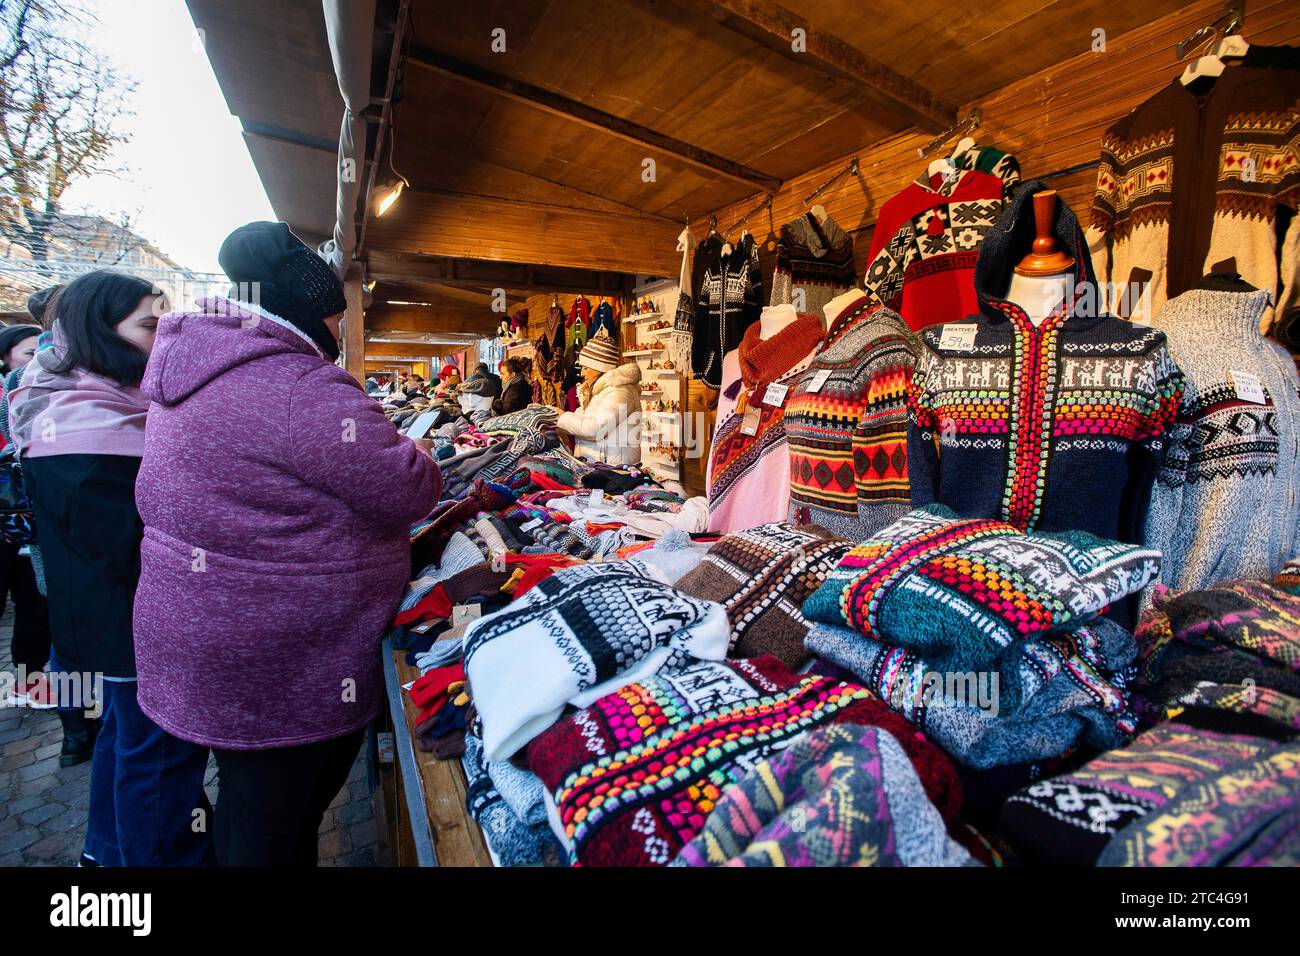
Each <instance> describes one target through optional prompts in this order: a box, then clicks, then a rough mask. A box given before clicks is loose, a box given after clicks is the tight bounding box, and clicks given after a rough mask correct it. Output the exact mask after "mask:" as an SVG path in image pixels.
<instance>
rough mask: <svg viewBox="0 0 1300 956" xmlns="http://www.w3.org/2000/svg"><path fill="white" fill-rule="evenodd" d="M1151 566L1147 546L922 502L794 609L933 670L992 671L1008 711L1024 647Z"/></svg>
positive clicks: (1149, 572)
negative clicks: (967, 514)
mask: <svg viewBox="0 0 1300 956" xmlns="http://www.w3.org/2000/svg"><path fill="white" fill-rule="evenodd" d="M1159 573H1160V553H1159V552H1158V551H1153V550H1150V549H1145V548H1141V547H1138V546H1136V545H1126V544H1119V543H1117V542H1114V541H1104V540H1102V539H1100V538H1096V537H1094V536H1092V535H1090V534H1086V533H1084V532H1067V533H1064V534H1056V535H1046V534H1024V533H1022V532H1020V531H1018V530H1017V529H1015V528H1013V527H1011V526H1010V525H1008V524H1005V523H1003V522H1001V521H991V520H988V519H963V518H958V517H956V516H955V515H954V514H953V513H952V512H951V511H950V510H949V509H947V508H945V507H943V506H942V505H931V506H930V507H928V508H924V509H919V510H917V511H914V512H912V513H911V514H909V515H908V516H907V517H905V518H901V519H899V520H898V521H896V522H894V524H892V525H890V526H889V527H888V528H885V529H884V530H883V531H881V532H880V533H879V535H877V536H876V537H874V538H871V539H868V540H867V541H864V542H863V543H862V544H860V545H859V546H858V547H856V548H854V549H852V550H851V551H849V552H848V554H846V555H845V556H844V558H843V560H841V561H840V564H839V566H838V567H836V568H835V570H833V571H831V573H830V574H828V575H827V576H826V581H825V583H823V584H822V586H821V587H820V588H818V589H817V591H816V592H815V593H814V594H813V595H812V597H810V598H809V599H808V600H807V601H805V602H804V606H803V612H804V614H805V616H807V617H808V618H809V619H810V620H815V621H820V622H822V623H825V624H836V625H848V626H849V627H851V628H853V629H854V630H856V631H858V632H860V633H862V634H865V635H866V636H867V637H871V638H875V639H876V640H879V641H881V642H883V643H887V644H897V645H899V646H901V647H905V648H907V649H908V650H911V651H914V652H916V653H917V654H919V655H921V656H922V657H924V658H926V659H927V660H929V661H930V663H931V664H932V665H933V666H934V667H935V668H936V669H939V670H944V669H952V670H955V671H982V670H990V669H992V668H994V667H997V668H998V669H999V670H1000V671H1001V678H1000V679H1001V682H1002V688H1003V695H1004V696H1003V700H1004V702H1005V704H1006V706H1009V707H1015V706H1018V705H1019V702H1020V694H1021V692H1022V690H1023V688H1022V687H1021V683H1020V673H1019V670H1018V667H1017V663H1018V658H1019V655H1020V653H1021V651H1022V649H1023V647H1024V645H1025V644H1026V643H1028V642H1029V641H1031V640H1036V639H1039V638H1042V637H1045V636H1047V635H1048V634H1049V633H1050V632H1052V631H1056V630H1063V629H1068V628H1073V627H1076V626H1078V625H1079V624H1082V623H1086V622H1087V621H1089V620H1091V619H1092V618H1093V617H1094V616H1096V615H1097V614H1099V613H1100V612H1101V611H1103V610H1104V609H1105V608H1106V607H1107V606H1109V605H1110V604H1111V603H1112V602H1115V601H1119V600H1121V599H1123V598H1125V597H1127V596H1128V595H1130V594H1133V593H1136V592H1138V591H1140V590H1141V589H1142V588H1143V587H1145V586H1146V585H1147V583H1148V582H1150V581H1152V580H1153V579H1154V578H1155V576H1156V575H1157V574H1159Z"/></svg>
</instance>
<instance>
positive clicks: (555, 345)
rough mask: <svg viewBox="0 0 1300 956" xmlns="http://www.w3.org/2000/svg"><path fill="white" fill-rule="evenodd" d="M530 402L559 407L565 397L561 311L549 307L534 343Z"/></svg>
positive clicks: (567, 367)
mask: <svg viewBox="0 0 1300 956" xmlns="http://www.w3.org/2000/svg"><path fill="white" fill-rule="evenodd" d="M533 348H534V353H533V354H534V358H533V374H534V376H535V378H534V379H533V399H534V401H536V402H538V403H539V404H542V405H558V404H559V403H560V401H561V400H562V399H563V396H564V388H563V385H564V377H565V374H566V373H567V372H568V370H569V366H568V364H567V363H566V362H565V334H564V310H563V309H562V308H560V307H559V306H558V305H553V306H551V311H550V312H548V313H546V324H545V325H544V326H543V327H542V334H541V335H540V336H538V338H537V339H536V340H535V341H534V342H533Z"/></svg>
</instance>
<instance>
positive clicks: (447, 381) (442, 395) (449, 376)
mask: <svg viewBox="0 0 1300 956" xmlns="http://www.w3.org/2000/svg"><path fill="white" fill-rule="evenodd" d="M459 385H460V369H458V368H457V367H456V366H454V365H444V366H443V367H442V371H441V372H439V373H438V387H437V388H436V389H435V390H434V393H433V397H434V398H436V399H438V400H440V401H445V400H446V399H449V398H451V397H452V394H453V393H454V392H455V391H456V388H457V387H458V386H459Z"/></svg>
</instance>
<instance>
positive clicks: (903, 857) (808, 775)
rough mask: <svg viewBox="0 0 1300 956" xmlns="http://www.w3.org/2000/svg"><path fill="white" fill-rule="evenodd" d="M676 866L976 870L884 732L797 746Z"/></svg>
mask: <svg viewBox="0 0 1300 956" xmlns="http://www.w3.org/2000/svg"><path fill="white" fill-rule="evenodd" d="M672 865H673V866H760V867H776V866H971V865H974V861H973V860H971V857H970V854H969V853H968V852H967V851H966V850H964V849H963V848H962V847H961V846H959V845H958V844H957V843H955V842H953V840H952V839H951V838H950V837H949V836H948V834H947V832H946V830H945V827H944V822H943V819H942V818H941V817H940V816H939V812H938V811H937V810H936V809H935V808H934V806H933V805H932V804H931V803H930V801H929V798H927V797H926V795H925V790H924V788H923V787H922V786H921V781H920V780H918V779H917V777H916V771H915V770H913V769H912V765H911V763H910V762H909V761H908V759H907V755H906V754H905V753H903V750H902V748H901V747H900V746H899V745H898V741H897V740H895V739H894V738H893V737H892V736H890V734H889V733H888V732H887V731H885V730H882V729H880V728H878V727H857V726H853V725H844V724H837V725H834V726H831V727H823V728H820V729H818V730H814V731H812V732H811V733H808V734H805V735H804V736H802V737H800V738H799V739H797V740H796V741H795V742H794V743H793V744H792V745H791V746H790V747H789V748H787V749H786V750H783V751H781V752H779V753H777V754H775V755H774V756H772V757H769V758H768V759H766V760H764V761H761V762H760V763H759V764H758V765H757V766H756V767H754V769H753V770H752V771H751V772H749V773H747V774H745V776H743V777H742V778H741V779H740V781H739V782H738V783H736V784H733V785H732V786H730V787H728V788H727V789H726V790H725V791H724V792H723V794H722V797H721V799H720V800H719V801H718V805H717V807H715V808H714V810H713V812H712V813H710V814H709V818H708V820H707V821H706V822H705V824H704V830H703V832H701V833H700V835H699V836H697V837H696V838H695V839H694V840H692V841H691V842H690V843H688V844H686V846H685V847H683V848H682V851H681V853H680V854H679V855H678V857H677V859H676V860H674V861H673V863H672Z"/></svg>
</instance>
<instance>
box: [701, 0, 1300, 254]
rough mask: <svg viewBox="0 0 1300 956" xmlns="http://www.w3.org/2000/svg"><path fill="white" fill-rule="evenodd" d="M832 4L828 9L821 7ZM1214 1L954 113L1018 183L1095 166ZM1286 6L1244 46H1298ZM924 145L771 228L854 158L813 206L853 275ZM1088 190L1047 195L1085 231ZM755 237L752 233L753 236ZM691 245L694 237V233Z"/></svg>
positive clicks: (1070, 182)
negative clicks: (1002, 157) (846, 253)
mask: <svg viewBox="0 0 1300 956" xmlns="http://www.w3.org/2000/svg"><path fill="white" fill-rule="evenodd" d="M828 2H834V0H828ZM1222 7H1223V5H1222V2H1221V0H1199V2H1197V3H1195V4H1192V5H1189V6H1187V7H1184V8H1182V9H1180V10H1178V11H1177V12H1175V13H1171V14H1167V15H1165V16H1164V17H1161V18H1160V19H1159V20H1157V21H1154V22H1152V23H1149V24H1147V25H1145V26H1142V27H1139V28H1137V29H1134V30H1131V31H1129V32H1127V33H1124V34H1121V35H1119V36H1115V35H1113V34H1112V35H1109V36H1108V43H1107V52H1106V53H1092V52H1091V51H1087V52H1083V53H1080V54H1078V55H1077V56H1074V57H1072V58H1070V59H1067V60H1065V61H1063V62H1060V63H1057V64H1055V65H1053V66H1052V67H1050V68H1048V69H1045V70H1042V71H1041V72H1039V73H1037V74H1035V75H1033V76H1030V77H1026V78H1024V79H1021V80H1019V81H1018V82H1016V83H1013V84H1010V85H1008V86H1006V87H1005V88H1003V89H1001V90H999V91H998V92H997V93H995V94H993V95H990V96H986V97H984V98H982V99H979V100H976V101H973V102H971V101H968V102H965V103H963V105H962V107H961V108H960V109H959V113H960V114H962V115H965V113H966V112H967V111H968V110H969V109H970V108H971V107H972V106H975V105H978V106H980V108H981V110H982V111H983V117H984V121H983V125H982V126H981V128H980V129H979V130H977V131H976V132H975V133H974V136H975V138H976V140H977V141H978V142H980V143H988V144H992V145H996V146H999V147H1000V148H1003V149H1006V150H1008V151H1009V152H1012V153H1014V154H1015V155H1016V156H1017V158H1018V160H1019V162H1020V166H1021V171H1022V175H1023V176H1024V178H1026V179H1033V178H1036V177H1039V176H1043V175H1046V174H1050V173H1055V172H1057V171H1060V170H1063V169H1068V168H1070V167H1072V166H1075V165H1078V164H1082V163H1090V162H1092V161H1093V160H1096V159H1097V156H1098V154H1099V151H1100V141H1101V135H1102V133H1103V132H1104V131H1105V129H1106V128H1107V127H1109V126H1110V125H1112V124H1113V123H1115V122H1116V121H1117V120H1119V119H1121V118H1122V117H1123V116H1124V115H1125V114H1127V113H1128V112H1129V111H1130V110H1131V109H1133V107H1135V106H1137V105H1138V104H1139V103H1141V102H1143V101H1144V100H1146V99H1147V98H1149V97H1150V96H1151V95H1153V94H1154V93H1156V92H1157V91H1159V90H1160V89H1161V88H1162V87H1164V86H1165V85H1167V84H1168V83H1170V82H1172V81H1174V80H1175V79H1176V78H1177V76H1178V75H1179V73H1180V72H1181V70H1182V66H1183V64H1182V63H1179V62H1177V61H1176V60H1175V57H1174V53H1173V45H1174V43H1175V42H1177V41H1178V40H1181V39H1183V38H1184V37H1186V36H1188V35H1189V34H1190V33H1191V32H1192V31H1193V30H1194V29H1195V28H1196V27H1198V26H1200V25H1201V24H1203V23H1206V22H1208V21H1209V20H1211V19H1213V17H1214V16H1215V15H1217V13H1218V12H1220V11H1221V10H1222ZM1296 12H1297V4H1296V2H1295V0H1271V2H1268V3H1264V4H1260V5H1257V6H1254V7H1252V8H1251V9H1250V10H1248V12H1247V17H1246V25H1245V29H1244V30H1243V34H1244V35H1245V37H1246V38H1247V39H1248V40H1250V41H1251V42H1252V43H1258V44H1261V45H1282V44H1292V45H1294V44H1296V43H1297V42H1300V18H1297V16H1296ZM929 139H930V137H929V136H928V135H927V134H922V133H918V132H914V131H913V132H905V133H900V134H897V135H894V136H891V137H888V138H886V139H883V140H881V141H879V142H877V143H874V144H871V145H868V146H864V147H863V148H862V149H860V150H857V151H855V152H854V153H846V154H843V155H842V156H840V157H838V158H837V159H836V160H835V161H834V162H830V163H826V164H824V165H822V166H820V167H817V168H814V169H811V170H809V171H808V172H807V173H805V174H804V175H802V176H798V177H795V178H794V179H791V180H789V181H788V182H786V184H785V185H784V186H783V187H782V189H781V190H780V191H779V192H778V193H777V194H776V195H775V196H774V199H773V209H772V220H773V221H774V222H775V224H776V225H777V226H778V227H779V226H780V225H781V224H782V223H785V222H788V221H789V220H791V219H793V218H795V217H796V216H799V215H801V214H803V213H804V212H805V206H804V204H803V200H804V198H805V197H806V196H807V195H808V194H809V193H810V192H812V190H813V189H815V188H816V187H817V186H818V185H820V184H821V183H822V182H824V181H825V180H827V179H829V178H830V177H831V176H833V175H835V173H837V172H839V171H840V170H841V169H843V168H844V167H845V166H846V165H847V163H848V161H849V159H850V158H851V157H852V156H853V155H858V156H860V158H861V175H860V176H859V177H858V178H857V179H856V180H854V179H845V180H842V181H841V182H840V184H839V185H837V186H835V187H833V188H832V189H830V190H829V191H828V192H827V193H826V194H825V195H823V196H821V197H819V199H818V201H819V202H821V203H822V204H823V205H824V206H825V207H826V209H827V211H828V212H829V213H830V215H831V216H832V218H834V219H835V220H836V221H837V222H838V223H839V224H840V225H841V226H842V227H843V228H844V229H846V230H848V231H850V232H852V233H854V244H855V252H856V254H857V260H858V268H859V273H861V271H862V268H863V266H864V265H865V260H866V255H867V251H868V246H869V244H870V238H871V229H872V227H873V226H874V224H875V218H876V213H877V212H878V210H879V208H880V206H881V205H883V204H884V203H885V202H886V201H887V200H888V199H890V198H891V197H892V196H894V195H895V194H896V193H897V192H898V191H899V190H900V189H902V188H903V187H904V186H905V185H907V183H908V182H910V181H911V180H912V179H914V178H915V177H917V176H918V175H920V174H921V173H922V172H923V171H924V169H925V166H926V162H925V161H923V160H920V159H918V158H917V155H916V150H917V148H918V147H919V146H922V145H925V143H926V142H927V141H928V140H929ZM1095 184H1096V171H1095V169H1085V170H1082V171H1079V172H1074V173H1071V174H1070V175H1068V176H1061V177H1056V178H1053V179H1052V180H1051V181H1050V185H1051V186H1052V187H1053V188H1054V189H1057V190H1058V191H1059V192H1060V193H1061V195H1062V197H1063V198H1064V199H1065V201H1066V202H1068V203H1069V204H1070V205H1071V207H1072V208H1074V210H1075V212H1076V214H1078V215H1079V216H1080V218H1081V219H1083V221H1084V222H1085V223H1086V221H1087V219H1088V209H1089V207H1090V204H1091V200H1092V193H1093V189H1094V187H1095ZM759 198H760V194H751V195H750V196H747V197H745V198H744V199H742V200H740V201H738V202H734V203H731V204H728V205H726V206H722V207H719V208H718V209H716V210H715V211H714V212H715V214H716V215H717V217H718V221H719V223H720V224H721V225H722V226H723V227H725V226H729V225H730V224H731V223H733V222H735V221H736V220H737V219H739V218H740V216H741V215H742V214H743V213H745V212H746V211H748V210H749V209H750V208H752V206H753V205H754V204H755V203H756V202H757V201H758V199H759ZM752 231H754V232H755V233H756V234H757V233H759V231H760V230H758V229H752ZM696 233H697V239H698V238H702V231H701V230H700V229H698V227H697V228H696Z"/></svg>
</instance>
